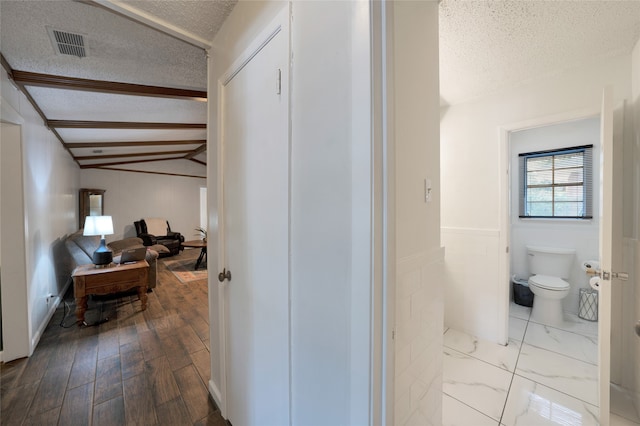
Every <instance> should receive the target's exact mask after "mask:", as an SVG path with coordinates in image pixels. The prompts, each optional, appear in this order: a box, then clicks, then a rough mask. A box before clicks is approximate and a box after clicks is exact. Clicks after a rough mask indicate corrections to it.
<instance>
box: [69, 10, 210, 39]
mask: <svg viewBox="0 0 640 426" xmlns="http://www.w3.org/2000/svg"><path fill="white" fill-rule="evenodd" d="M77 1H78V2H80V3H85V4H88V5H91V6H96V7H101V8H103V9H105V10H108V11H109V12H111V13H115V14H116V15H120V16H123V17H125V18H127V19H130V20H132V21H134V22H137V23H139V24H142V25H145V26H147V27H149V28H152V29H154V30H156V31H159V32H161V33H163V34H167V35H169V36H171V37H173V38H176V39H178V40H180V41H183V42H185V43H189V44H190V45H192V46H195V47H199V48H200V49H203V50H205V51H206V50H209V49H210V48H211V41H210V40H206V39H204V38H202V37H200V36H198V35H197V34H194V33H192V32H190V31H187V30H185V29H184V28H180V27H178V26H176V25H173V24H171V23H169V22H167V21H165V20H164V19H160V18H158V17H157V16H155V15H152V14H150V13H147V12H144V11H142V10H140V9H137V8H135V7H133V6H130V5H128V4H126V3H124V2H121V1H117V0H77Z"/></svg>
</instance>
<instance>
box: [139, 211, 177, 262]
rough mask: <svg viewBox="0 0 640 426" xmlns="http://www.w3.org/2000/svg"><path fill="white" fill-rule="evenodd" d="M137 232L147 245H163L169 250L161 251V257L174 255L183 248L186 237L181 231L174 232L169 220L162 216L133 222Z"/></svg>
mask: <svg viewBox="0 0 640 426" xmlns="http://www.w3.org/2000/svg"><path fill="white" fill-rule="evenodd" d="M133 225H134V226H135V227H136V234H137V236H138V238H141V239H142V241H143V244H144V245H145V246H147V247H150V246H154V245H163V246H165V247H166V248H167V249H169V251H168V252H167V253H160V257H165V256H173V255H176V254H178V253H180V250H183V249H184V247H182V243H183V242H184V237H183V236H182V234H180V233H179V232H173V231H172V230H171V225H169V221H167V220H165V219H161V218H145V219H140V220H138V221H135V222H133Z"/></svg>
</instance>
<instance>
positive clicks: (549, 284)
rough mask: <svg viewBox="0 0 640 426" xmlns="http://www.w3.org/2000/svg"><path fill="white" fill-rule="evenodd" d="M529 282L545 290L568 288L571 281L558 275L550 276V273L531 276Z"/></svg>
mask: <svg viewBox="0 0 640 426" xmlns="http://www.w3.org/2000/svg"><path fill="white" fill-rule="evenodd" d="M529 284H533V285H535V286H537V287H540V288H543V289H545V290H553V291H561V290H568V289H569V283H568V282H566V281H565V280H563V279H562V278H558V277H550V276H549V275H534V276H532V277H530V278H529Z"/></svg>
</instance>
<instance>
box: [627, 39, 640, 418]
mask: <svg viewBox="0 0 640 426" xmlns="http://www.w3.org/2000/svg"><path fill="white" fill-rule="evenodd" d="M631 84H632V99H631V102H632V106H633V123H634V131H633V138H632V143H631V145H632V152H631V156H632V158H634V159H635V161H634V163H633V167H632V173H631V175H632V178H633V179H632V180H631V181H632V182H635V183H634V184H633V187H632V190H631V192H632V194H634V197H632V198H631V200H632V201H631V205H632V209H631V210H632V214H631V217H633V218H635V222H634V223H632V227H633V228H632V230H631V232H629V233H627V234H626V235H627V236H629V237H630V244H633V245H634V250H633V251H632V259H633V261H632V262H631V265H630V266H631V267H632V268H633V269H631V268H630V270H629V272H631V274H632V275H631V282H630V283H629V287H630V288H632V289H633V292H632V293H631V294H632V296H631V300H634V301H635V306H634V307H633V308H634V309H633V313H632V314H631V315H630V318H629V319H630V320H631V322H634V321H640V39H639V40H638V42H637V43H636V46H635V48H634V49H633V54H632V65H631ZM626 326H627V327H629V326H631V324H626ZM630 336H631V337H630V339H631V341H632V342H634V343H632V344H631V351H630V352H631V355H630V358H631V361H632V363H631V365H632V366H633V369H634V375H633V377H634V379H635V380H633V381H632V383H631V385H630V386H629V387H630V388H631V389H632V390H633V391H634V392H635V396H636V398H635V400H636V409H638V407H640V367H639V366H638V360H640V338H639V337H638V336H633V335H631V334H630ZM627 376H630V375H629V374H627Z"/></svg>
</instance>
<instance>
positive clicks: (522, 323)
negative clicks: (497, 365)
mask: <svg viewBox="0 0 640 426" xmlns="http://www.w3.org/2000/svg"><path fill="white" fill-rule="evenodd" d="M527 323H528V321H527V320H523V319H520V318H517V317H509V338H510V339H515V340H519V341H521V342H522V339H524V331H525V330H526V329H527Z"/></svg>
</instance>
